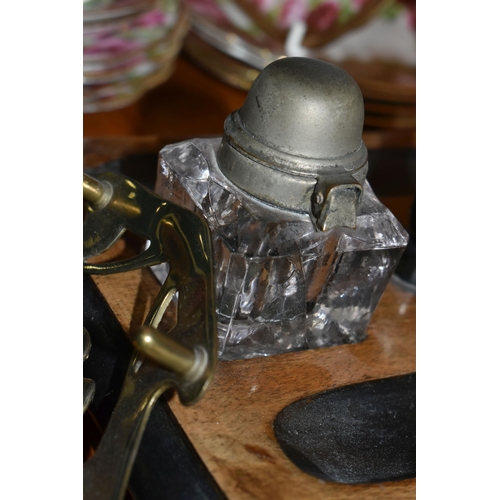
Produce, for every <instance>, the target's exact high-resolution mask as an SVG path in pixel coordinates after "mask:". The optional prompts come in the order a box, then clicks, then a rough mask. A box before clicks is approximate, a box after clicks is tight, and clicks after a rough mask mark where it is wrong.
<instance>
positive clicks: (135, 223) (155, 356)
mask: <svg viewBox="0 0 500 500" xmlns="http://www.w3.org/2000/svg"><path fill="white" fill-rule="evenodd" d="M83 187H84V199H85V200H86V201H87V202H88V204H89V209H88V213H87V214H86V218H85V220H84V225H83V226H84V227H83V236H84V242H83V254H84V263H83V269H84V272H87V273H90V274H110V273H118V272H125V271H130V270H133V269H138V268H140V267H144V266H151V265H154V264H159V263H161V262H168V264H169V273H168V276H167V278H166V280H165V283H163V285H162V287H161V289H160V291H159V293H158V295H157V297H156V298H155V300H154V302H153V304H152V306H151V310H150V311H149V314H148V316H147V318H146V320H145V324H144V326H143V327H142V328H140V329H139V330H138V331H137V332H135V333H133V335H132V343H133V345H134V347H135V351H134V353H133V355H132V359H131V361H130V363H129V367H128V370H127V374H126V376H125V380H124V383H123V387H122V391H121V393H120V397H119V399H118V402H117V403H116V406H115V409H114V411H113V414H112V415H111V419H110V421H109V423H108V425H107V427H106V431H105V432H104V435H103V436H102V439H101V441H100V443H99V446H98V448H97V450H96V452H95V454H94V455H93V456H92V457H91V458H90V459H89V460H88V461H87V462H86V463H85V464H84V468H83V469H84V470H83V473H84V474H83V479H84V481H83V486H84V499H85V500H91V499H94V498H100V499H102V500H121V499H122V498H123V496H124V494H125V491H126V487H127V484H128V479H129V477H130V472H131V470H132V466H133V463H134V460H135V456H136V454H137V450H138V448H139V444H140V442H141V438H142V435H143V432H144V429H145V426H146V423H147V421H148V418H149V415H150V413H151V410H152V408H153V405H154V404H155V402H156V400H157V399H158V398H159V396H160V395H161V394H162V393H163V392H164V391H165V390H166V389H168V388H170V387H172V388H174V389H176V391H177V393H178V395H179V399H180V401H181V402H182V403H183V404H185V405H191V404H194V403H196V402H197V401H198V400H199V399H200V398H201V396H202V395H203V394H204V392H205V391H206V389H207V387H208V386H209V384H210V382H211V381H212V379H213V376H214V373H215V367H216V363H217V316H216V312H215V280H214V271H213V262H214V260H213V249H212V240H211V236H210V231H209V228H208V226H207V224H206V222H205V221H204V219H203V218H201V217H200V216H198V215H196V214H194V213H192V212H190V211H188V210H186V209H184V208H182V207H179V206H177V205H175V204H173V203H170V202H168V201H166V200H164V199H162V198H160V197H158V196H156V195H155V194H154V193H152V192H151V191H149V190H147V189H146V188H144V187H143V186H141V185H140V184H138V183H136V182H135V181H133V180H131V179H128V178H126V177H124V176H120V175H117V174H114V173H111V172H107V173H104V174H97V175H96V176H95V177H89V176H87V177H85V176H84V186H83ZM125 230H130V231H131V232H133V233H135V234H136V235H138V236H141V237H143V238H144V239H146V240H148V241H149V242H150V245H149V247H148V248H147V250H145V251H144V252H143V253H142V254H140V255H138V256H136V257H133V258H130V259H125V260H122V261H116V262H109V263H103V264H91V263H88V262H87V260H88V259H89V258H90V257H92V256H95V255H99V254H100V253H102V252H104V251H105V250H107V249H108V248H109V247H110V246H111V245H113V243H115V242H116V241H117V240H118V239H119V238H120V237H121V235H122V234H123V233H124V232H125ZM174 296H176V297H177V323H176V325H175V327H174V328H172V329H171V330H170V331H169V332H162V331H160V330H158V329H157V327H158V325H159V324H160V321H161V318H162V316H163V314H164V313H165V311H166V309H167V307H168V306H169V304H170V303H171V302H172V299H173V297H174Z"/></svg>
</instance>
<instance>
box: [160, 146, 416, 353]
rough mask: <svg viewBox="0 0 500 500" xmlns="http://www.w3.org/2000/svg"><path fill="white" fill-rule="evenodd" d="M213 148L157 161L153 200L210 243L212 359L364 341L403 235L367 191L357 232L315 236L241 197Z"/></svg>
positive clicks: (288, 216) (169, 153)
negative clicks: (204, 226) (186, 217)
mask: <svg viewBox="0 0 500 500" xmlns="http://www.w3.org/2000/svg"><path fill="white" fill-rule="evenodd" d="M219 144H220V138H218V139H193V140H190V141H186V142H183V143H179V144H174V145H169V146H167V147H165V148H163V149H162V150H161V152H160V159H159V165H158V177H157V181H156V188H155V191H156V192H157V193H158V194H159V195H160V196H162V197H163V198H166V199H167V200H169V201H172V202H173V203H176V204H178V205H181V206H183V207H185V208H187V209H190V210H192V211H195V212H197V213H199V214H202V215H203V216H204V217H205V219H206V220H207V222H208V224H209V226H210V229H211V233H212V238H213V244H214V254H215V264H216V269H215V276H216V280H217V284H216V289H217V314H218V334H219V357H220V358H221V359H226V360H231V359H242V358H252V357H257V356H268V355H272V354H279V353H284V352H290V351H297V350H302V349H310V348H319V347H325V346H331V345H337V344H345V343H353V342H359V341H361V340H363V339H364V338H365V336H366V328H367V326H368V323H369V322H370V319H371V316H372V314H373V311H374V310H375V307H376V306H377V303H378V301H379V299H380V297H381V296H382V293H383V291H384V289H385V287H386V285H387V283H388V282H389V280H390V278H391V276H392V274H393V272H394V270H395V267H396V265H397V263H398V261H399V258H400V257H401V254H402V253H403V251H404V249H405V247H406V244H407V241H408V235H407V233H406V231H405V230H404V229H403V227H402V226H401V224H400V223H399V222H398V221H397V219H396V218H395V217H394V216H393V215H392V213H391V212H390V211H389V210H388V209H387V208H386V207H385V206H384V205H382V204H381V203H380V201H379V200H378V199H377V197H376V196H375V194H374V193H373V191H372V189H371V187H370V185H369V184H368V182H365V185H364V193H363V197H362V200H361V203H360V206H359V208H358V216H357V228H356V229H349V228H335V229H333V230H331V231H327V232H317V231H315V229H314V226H313V224H312V222H311V221H310V220H309V218H308V217H307V216H301V215H300V216H299V215H296V214H293V213H291V212H287V211H284V210H275V209H271V208H270V207H268V206H266V205H265V204H263V203H259V202H258V201H256V200H255V199H253V198H250V197H249V196H248V195H247V194H246V193H244V192H243V191H241V190H240V189H238V188H237V187H236V186H234V185H233V184H232V183H231V182H230V181H228V180H227V179H226V178H225V177H224V175H223V174H222V173H221V171H220V169H219V167H218V165H217V161H216V153H217V149H218V147H219Z"/></svg>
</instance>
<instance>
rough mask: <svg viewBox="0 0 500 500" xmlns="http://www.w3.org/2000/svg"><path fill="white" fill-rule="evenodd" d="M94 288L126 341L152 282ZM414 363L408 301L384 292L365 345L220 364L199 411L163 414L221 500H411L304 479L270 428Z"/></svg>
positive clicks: (104, 281)
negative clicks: (313, 400)
mask: <svg viewBox="0 0 500 500" xmlns="http://www.w3.org/2000/svg"><path fill="white" fill-rule="evenodd" d="M94 279H95V282H96V284H97V286H98V287H99V289H100V290H101V292H102V293H103V295H104V297H105V298H106V300H107V301H108V302H109V304H110V306H111V308H112V309H113V311H114V312H115V314H116V316H117V318H118V320H119V321H120V323H121V324H122V326H123V327H124V329H125V331H132V330H135V329H136V328H138V327H139V326H140V324H141V323H142V321H143V320H144V317H145V315H146V314H147V311H148V309H149V307H150V305H151V302H152V300H153V298H154V296H155V295H156V293H157V291H158V289H159V284H158V282H157V281H156V278H155V277H154V276H153V275H152V273H151V272H150V271H149V270H148V269H143V270H138V271H133V272H129V273H124V274H117V275H108V276H94ZM415 361H416V360H415V296H414V295H412V294H409V293H406V292H404V291H402V290H400V289H399V288H398V287H397V286H396V285H394V284H389V286H388V288H387V289H386V291H385V293H384V295H383V296H382V299H381V301H380V303H379V305H378V307H377V309H376V311H375V313H374V315H373V318H372V321H371V323H370V326H369V328H368V338H367V339H366V340H365V341H364V342H362V343H359V344H353V345H343V346H336V347H331V348H325V349H317V350H309V351H302V352H298V353H290V354H283V355H279V356H272V357H268V358H257V359H252V360H241V361H231V362H220V363H219V365H218V368H217V373H216V377H215V380H214V383H213V385H212V387H211V388H210V389H209V390H208V392H207V394H206V395H205V397H204V399H203V400H202V401H200V402H199V403H198V404H197V405H195V406H193V407H184V406H182V405H181V404H180V403H179V401H178V399H177V397H174V398H173V399H172V400H171V401H170V402H169V404H170V407H171V408H172V410H173V412H174V413H175V415H176V417H177V419H178V420H179V422H180V424H181V425H182V427H183V428H184V430H185V432H186V434H187V435H188V437H189V439H190V440H191V441H192V443H193V445H194V447H195V448H196V450H197V451H198V453H199V454H200V456H201V458H202V460H203V461H204V462H205V464H206V465H207V467H208V469H209V471H210V472H211V474H212V475H213V476H214V477H215V480H216V481H217V482H218V484H219V485H220V487H221V488H222V490H223V491H224V492H225V493H226V495H227V496H228V498H229V499H230V500H233V499H234V500H239V499H241V500H247V499H262V500H267V499H269V500H281V499H283V500H285V499H286V500H289V499H297V500H299V499H330V498H332V499H334V498H335V499H337V498H339V499H351V498H353V499H354V498H356V499H378V498H385V499H391V498H394V499H396V498H397V499H409V498H414V497H415V492H416V482H415V480H404V481H397V482H390V483H380V484H371V485H355V486H354V485H342V484H336V483H327V482H325V481H321V480H319V479H316V478H314V477H312V476H309V475H308V474H306V473H303V472H302V471H300V470H299V469H298V468H297V467H296V466H295V465H293V464H292V463H291V462H290V461H289V460H288V458H287V457H286V456H285V455H284V454H283V452H282V451H281V449H280V448H279V446H278V444H277V442H276V440H275V438H274V434H273V427H272V424H273V420H274V418H275V416H276V414H277V413H278V412H279V411H280V410H281V409H282V408H284V407H285V406H287V405H288V404H290V403H291V402H293V401H296V400H297V399H300V398H302V397H305V396H307V395H311V394H314V393H317V392H319V391H323V390H326V389H330V388H332V387H339V386H343V385H347V384H352V383H356V382H362V381H366V380H373V379H377V378H384V377H389V376H394V375H400V374H405V373H409V372H412V371H415V369H416V363H415ZM162 401H163V400H162ZM164 403H165V402H164V401H163V404H164Z"/></svg>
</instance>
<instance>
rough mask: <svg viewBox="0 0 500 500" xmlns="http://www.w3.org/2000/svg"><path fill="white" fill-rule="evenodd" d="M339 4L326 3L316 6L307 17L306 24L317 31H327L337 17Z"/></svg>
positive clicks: (333, 2)
mask: <svg viewBox="0 0 500 500" xmlns="http://www.w3.org/2000/svg"><path fill="white" fill-rule="evenodd" d="M339 12H340V4H339V2H335V1H328V2H325V3H323V4H321V5H318V7H316V8H315V9H314V10H313V11H312V12H311V13H310V14H309V16H308V17H307V24H308V25H309V26H310V27H311V28H313V29H317V30H319V31H325V30H327V29H328V28H329V27H330V26H331V25H332V24H333V23H334V22H335V21H336V19H337V17H339Z"/></svg>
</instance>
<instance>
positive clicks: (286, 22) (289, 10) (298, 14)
mask: <svg viewBox="0 0 500 500" xmlns="http://www.w3.org/2000/svg"><path fill="white" fill-rule="evenodd" d="M308 10H309V6H308V3H307V0H285V2H284V4H283V8H282V9H281V12H280V15H279V18H278V25H279V26H280V27H281V28H289V27H290V26H291V25H292V24H293V23H294V22H296V21H303V20H304V19H305V18H306V16H307V12H308Z"/></svg>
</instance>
